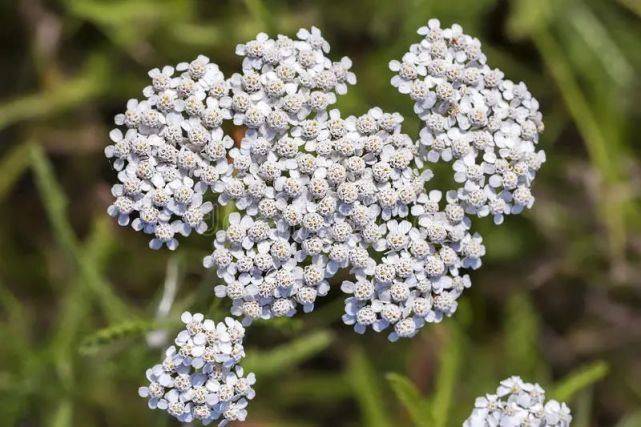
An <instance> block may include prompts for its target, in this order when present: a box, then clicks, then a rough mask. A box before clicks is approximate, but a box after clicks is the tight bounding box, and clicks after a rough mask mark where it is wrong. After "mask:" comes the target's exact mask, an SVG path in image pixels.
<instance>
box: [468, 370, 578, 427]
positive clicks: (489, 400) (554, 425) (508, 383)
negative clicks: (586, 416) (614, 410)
mask: <svg viewBox="0 0 641 427" xmlns="http://www.w3.org/2000/svg"><path fill="white" fill-rule="evenodd" d="M571 422H572V415H570V408H568V407H567V405H566V404H565V403H559V402H557V401H556V400H552V399H550V400H548V401H547V402H546V401H545V390H543V388H541V386H540V385H538V384H530V383H526V382H523V380H521V378H519V377H511V378H508V379H506V380H503V381H501V384H500V385H499V386H498V388H497V389H496V393H495V394H488V395H486V396H484V397H479V398H477V399H476V403H475V405H474V411H473V412H472V415H470V417H469V418H468V419H467V420H466V421H465V423H463V427H493V426H505V427H517V426H534V427H567V426H569V425H570V423H571Z"/></svg>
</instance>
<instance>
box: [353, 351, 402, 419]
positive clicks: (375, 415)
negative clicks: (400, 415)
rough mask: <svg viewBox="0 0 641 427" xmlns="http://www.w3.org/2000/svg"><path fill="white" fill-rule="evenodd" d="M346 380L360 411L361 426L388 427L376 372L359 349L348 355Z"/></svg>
mask: <svg viewBox="0 0 641 427" xmlns="http://www.w3.org/2000/svg"><path fill="white" fill-rule="evenodd" d="M347 378H348V381H349V382H350V383H351V384H352V388H353V391H354V397H355V398H356V401H357V402H358V405H359V406H360V409H361V416H362V419H361V421H362V425H364V426H367V427H389V426H392V425H393V424H392V423H391V422H390V421H389V419H388V416H387V413H386V411H385V405H384V402H385V400H384V399H383V396H382V393H381V391H382V388H381V387H380V386H379V385H378V383H377V381H376V378H377V375H376V372H375V371H374V368H373V367H372V366H371V364H370V361H369V360H368V359H367V356H366V355H365V353H364V352H363V350H362V349H361V348H354V349H352V351H351V352H350V355H349V363H348V367H347Z"/></svg>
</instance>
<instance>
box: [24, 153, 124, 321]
mask: <svg viewBox="0 0 641 427" xmlns="http://www.w3.org/2000/svg"><path fill="white" fill-rule="evenodd" d="M30 147H31V165H32V168H33V171H34V173H35V177H36V185H37V187H38V190H39V192H40V197H41V199H42V203H43V204H44V207H45V210H46V212H47V216H48V217H49V221H50V222H51V225H52V228H53V234H54V236H55V237H56V239H57V240H58V242H59V244H60V246H61V247H62V249H63V250H64V251H65V252H66V254H67V256H68V258H69V259H70V260H71V261H72V262H74V263H75V265H76V267H77V268H78V272H79V273H80V276H81V278H82V280H83V282H84V284H85V285H86V286H87V287H88V288H89V289H91V291H92V292H93V293H94V294H95V296H96V299H97V301H98V303H99V304H100V305H101V306H102V308H103V311H104V312H105V315H106V316H107V317H108V318H109V319H110V321H112V322H120V321H122V320H123V319H126V318H127V317H129V312H130V310H129V309H128V307H127V306H126V305H125V303H124V302H122V301H121V300H120V299H119V298H118V297H117V296H116V294H115V293H114V292H113V289H112V288H111V286H110V284H109V283H108V282H107V281H105V280H104V279H103V278H102V276H101V275H100V274H99V273H98V270H99V269H97V268H96V266H95V265H94V262H93V261H92V260H91V258H90V257H88V256H87V254H86V252H85V251H82V250H81V249H80V245H79V243H78V241H77V237H76V235H75V233H74V231H73V229H72V228H71V224H69V221H68V220H67V212H66V211H67V199H66V197H65V195H64V192H63V190H62V188H61V187H60V184H59V183H58V181H57V179H56V177H55V175H54V173H53V170H52V167H51V163H50V162H49V159H48V158H47V156H46V155H45V153H44V151H43V149H42V147H41V146H40V145H38V144H31V145H30Z"/></svg>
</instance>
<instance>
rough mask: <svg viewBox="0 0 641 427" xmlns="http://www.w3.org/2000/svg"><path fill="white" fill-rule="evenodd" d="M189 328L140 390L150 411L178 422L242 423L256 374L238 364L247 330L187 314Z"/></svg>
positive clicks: (233, 322) (185, 320) (234, 323)
mask: <svg viewBox="0 0 641 427" xmlns="http://www.w3.org/2000/svg"><path fill="white" fill-rule="evenodd" d="M181 320H182V321H183V323H184V324H185V329H184V330H183V331H181V332H180V333H179V334H178V336H177V337H176V340H175V346H171V347H169V348H168V349H167V350H166V351H165V359H164V360H163V361H162V363H160V364H158V365H155V366H154V367H153V368H151V369H148V370H147V379H148V380H149V385H147V386H145V387H141V388H140V389H139V394H140V396H142V397H144V398H147V399H148V402H149V407H150V408H151V409H161V410H163V411H166V412H167V413H168V414H170V415H172V416H174V417H175V418H177V419H178V420H179V421H181V422H184V423H189V422H192V421H194V420H198V421H200V422H202V423H203V424H205V425H206V424H209V423H211V422H213V421H219V420H220V421H219V424H218V425H219V426H224V425H225V424H227V423H228V422H229V421H243V420H244V419H245V417H246V415H247V411H246V409H245V407H246V406H247V400H249V399H252V398H253V397H254V390H253V389H252V385H253V384H254V383H255V382H256V379H255V377H254V374H248V375H246V376H245V375H244V373H243V368H241V367H240V366H238V365H237V363H238V362H239V361H240V360H241V359H242V358H243V357H245V350H244V349H243V337H244V336H245V328H243V326H242V325H241V324H240V323H239V322H238V321H236V320H233V319H232V318H229V317H228V318H227V319H225V321H224V322H220V323H218V324H216V323H214V322H213V321H212V320H209V319H205V317H204V316H203V315H202V314H200V313H196V314H193V315H192V314H191V313H188V312H185V313H183V315H182V317H181Z"/></svg>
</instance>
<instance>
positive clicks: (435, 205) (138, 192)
mask: <svg viewBox="0 0 641 427" xmlns="http://www.w3.org/2000/svg"><path fill="white" fill-rule="evenodd" d="M419 34H421V35H423V36H424V40H422V41H421V42H420V43H418V44H415V45H412V47H411V48H410V52H408V53H407V54H406V55H405V56H404V57H403V58H402V61H392V62H391V63H390V68H391V69H392V70H393V71H395V72H396V73H397V75H396V76H395V77H394V78H393V79H392V84H393V85H394V86H396V87H398V89H399V90H400V91H401V93H406V94H409V95H410V97H411V98H412V100H413V101H414V102H415V112H416V113H417V114H418V116H419V117H420V119H421V120H422V121H423V123H424V128H423V130H422V131H421V136H420V140H419V141H418V142H415V141H413V140H412V138H411V137H410V136H409V135H407V134H405V133H403V130H402V122H403V117H402V116H401V115H400V114H398V113H389V112H385V111H383V110H382V109H381V108H379V107H373V108H371V109H369V110H368V111H367V112H365V113H364V114H362V115H360V116H350V117H343V116H342V115H341V113H340V111H339V110H337V109H332V105H333V104H334V103H335V102H336V100H337V96H338V95H342V94H344V93H345V92H346V90H347V87H348V85H352V84H355V82H356V77H355V76H354V74H353V73H352V72H351V71H350V69H351V65H352V63H351V61H350V60H349V59H347V58H343V59H341V60H340V61H336V62H333V61H331V60H330V59H329V58H328V56H327V54H328V52H329V44H328V43H327V41H326V40H325V39H324V38H323V36H322V33H321V32H320V31H319V30H318V29H317V28H312V29H311V30H304V29H302V30H300V31H299V32H298V33H297V39H295V40H294V39H290V38H289V37H286V36H283V35H279V36H277V37H276V38H275V39H272V38H270V37H269V36H268V35H266V34H263V33H261V34H258V35H257V37H256V38H255V39H254V40H251V41H249V42H248V43H245V44H241V45H238V46H237V48H236V53H237V54H238V55H239V56H241V57H242V58H243V61H242V73H236V74H234V75H232V76H231V77H230V78H228V79H225V78H224V77H223V76H222V73H221V72H220V71H219V70H218V67H217V66H216V65H215V64H213V63H211V62H209V59H208V58H206V57H204V56H199V57H198V58H197V59H196V60H194V61H192V62H190V63H182V64H179V65H178V66H176V67H175V68H172V67H165V68H163V69H162V70H159V69H155V70H152V71H151V72H150V73H149V75H150V77H151V78H152V84H151V85H150V86H148V87H147V88H145V90H144V91H143V94H144V95H145V96H146V99H145V100H143V101H136V100H132V101H130V102H129V103H128V106H127V111H126V112H125V113H124V114H121V115H118V116H116V124H117V125H119V126H120V127H121V128H122V129H116V130H114V131H112V133H111V139H112V141H113V144H112V145H110V146H109V147H107V149H106V150H105V153H106V155H107V156H108V157H109V158H111V159H112V160H113V165H114V168H115V169H116V170H117V171H118V179H119V181H120V183H119V184H116V185H115V186H114V187H113V191H112V192H113V194H114V196H115V198H116V200H115V202H114V204H113V205H112V206H110V207H109V213H110V214H111V215H112V216H114V217H117V218H118V222H119V223H120V224H121V225H129V224H131V225H132V227H133V228H134V229H136V230H140V231H143V232H145V233H148V234H151V235H152V236H153V238H152V240H151V242H150V245H151V246H152V247H153V248H159V247H161V246H162V245H163V244H164V245H166V246H168V247H169V248H170V249H174V248H175V247H176V246H177V244H178V243H177V239H176V236H177V235H179V234H182V235H188V234H189V233H191V232H192V231H196V232H197V233H202V232H204V231H205V230H206V229H207V222H206V215H207V213H209V212H210V211H211V210H212V209H213V205H212V203H211V202H209V201H206V196H207V195H208V193H209V192H211V193H213V195H214V196H212V197H215V198H216V201H217V203H219V204H221V205H225V204H227V203H233V204H234V206H235V208H236V210H237V212H235V213H234V214H232V215H230V216H229V221H228V222H229V225H228V226H227V228H226V229H224V230H219V231H218V232H217V233H216V237H215V241H214V242H213V251H212V252H211V254H209V255H208V256H207V257H205V259H204V261H203V264H204V265H205V267H207V268H213V269H215V270H216V272H217V275H218V276H219V278H221V279H222V280H221V282H222V283H221V284H219V285H218V286H216V288H215V293H216V295H217V296H218V297H228V298H230V299H231V300H232V314H233V315H235V316H238V317H241V318H242V320H243V323H244V324H245V325H248V324H250V323H251V321H252V320H254V319H269V318H273V317H283V316H293V315H294V314H295V313H296V312H298V311H300V310H302V311H304V312H310V311H312V310H313V309H314V307H315V305H316V303H317V301H318V299H319V298H322V297H323V296H325V295H326V294H327V293H328V291H329V288H330V285H329V281H330V279H331V278H332V277H333V276H334V275H335V274H336V273H338V272H339V271H341V270H345V269H347V270H348V272H349V274H350V275H351V279H350V280H346V281H344V282H343V283H342V284H341V286H340V288H341V290H342V291H343V292H344V293H345V294H347V296H346V300H345V313H344V315H343V321H344V322H345V323H346V324H348V325H352V326H353V328H354V330H355V331H356V332H358V333H363V332H365V331H366V330H367V329H373V330H374V331H377V332H380V331H383V330H387V331H389V339H390V340H396V339H398V338H399V337H412V336H414V335H415V334H416V333H417V331H418V330H419V329H420V328H421V327H423V326H424V325H425V324H426V323H431V322H439V321H441V320H442V319H443V318H445V317H448V316H451V315H452V314H453V313H454V312H455V311H456V309H457V306H458V302H457V300H458V298H459V297H460V296H461V294H462V293H463V291H464V290H465V289H466V288H468V287H470V285H471V281H470V277H469V275H468V274H467V271H469V270H471V269H476V268H479V267H480V266H481V258H482V257H483V255H484V254H485V247H484V245H483V240H482V238H481V236H480V235H478V234H476V233H473V232H472V231H471V230H470V226H471V221H470V219H469V217H468V216H469V215H477V216H486V215H490V214H491V215H492V216H493V218H494V221H495V222H496V223H500V222H501V221H502V220H503V216H504V215H507V214H511V213H518V212H520V211H521V210H522V209H523V208H526V207H527V208H529V207H530V206H531V205H532V203H533V200H534V198H533V196H532V193H531V190H530V185H531V183H532V181H533V179H534V175H535V173H536V171H537V170H538V168H539V167H540V166H541V163H542V162H543V161H544V160H545V158H544V155H543V152H542V151H536V150H535V145H536V143H537V142H538V133H539V132H540V131H541V130H542V129H543V125H542V122H541V114H540V113H539V112H538V102H537V101H536V100H535V99H534V98H533V97H532V96H531V94H530V93H529V92H528V91H527V88H526V87H525V85H524V84H522V83H521V84H518V85H516V84H514V83H512V82H510V81H509V80H505V79H504V78H503V73H502V72H500V71H499V70H493V69H490V68H489V67H488V66H487V65H486V58H485V56H484V55H483V53H482V52H481V49H480V43H479V42H478V40H476V39H474V38H472V37H470V36H467V35H465V34H463V33H462V30H461V28H460V27H459V26H457V25H454V26H452V27H451V28H449V29H442V28H441V27H440V24H439V22H438V21H437V20H430V21H429V23H428V26H426V27H422V28H421V29H419ZM229 120H231V121H233V123H234V124H235V125H237V126H243V127H244V128H245V129H246V132H245V134H244V137H243V138H242V140H241V141H239V143H238V144H234V143H233V141H232V140H231V138H229V137H228V136H226V135H224V132H223V130H222V127H221V125H222V124H223V122H225V121H229ZM441 159H442V160H445V161H451V162H453V165H452V166H453V169H454V172H455V173H454V178H455V181H456V182H458V183H460V188H458V189H456V190H452V191H447V192H441V191H438V190H434V189H428V188H427V185H426V184H427V182H428V181H429V180H430V178H431V177H432V172H431V171H430V170H429V169H427V168H426V167H425V163H426V162H435V161H438V160H441ZM132 218H133V220H132Z"/></svg>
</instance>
